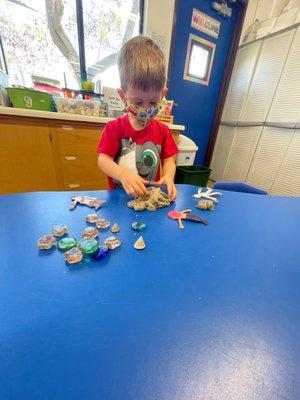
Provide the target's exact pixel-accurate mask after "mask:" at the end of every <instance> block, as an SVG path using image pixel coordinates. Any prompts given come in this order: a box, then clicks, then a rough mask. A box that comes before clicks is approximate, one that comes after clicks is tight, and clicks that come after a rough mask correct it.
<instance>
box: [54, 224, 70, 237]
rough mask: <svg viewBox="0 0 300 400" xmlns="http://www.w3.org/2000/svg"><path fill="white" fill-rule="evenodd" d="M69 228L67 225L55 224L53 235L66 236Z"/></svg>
mask: <svg viewBox="0 0 300 400" xmlns="http://www.w3.org/2000/svg"><path fill="white" fill-rule="evenodd" d="M68 231H69V228H68V227H67V225H54V226H53V227H52V234H53V236H64V235H65V234H66V233H68Z"/></svg>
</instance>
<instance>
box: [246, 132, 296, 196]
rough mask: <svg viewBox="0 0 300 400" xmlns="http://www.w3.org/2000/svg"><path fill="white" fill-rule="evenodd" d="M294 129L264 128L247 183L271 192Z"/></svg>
mask: <svg viewBox="0 0 300 400" xmlns="http://www.w3.org/2000/svg"><path fill="white" fill-rule="evenodd" d="M293 134H294V131H293V129H284V128H275V127H268V126H266V127H264V130H263V133H262V135H261V138H260V141H259V143H258V146H257V149H256V152H255V156H254V158H253V162H252V164H251V168H250V171H249V173H248V176H247V182H248V183H250V184H252V185H256V186H259V187H262V188H264V189H266V190H268V191H269V190H270V189H271V186H272V184H273V181H274V179H275V177H276V174H277V172H278V170H279V167H280V164H281V162H282V159H283V157H284V155H285V153H286V150H287V148H288V146H289V143H290V141H291V139H292V137H293Z"/></svg>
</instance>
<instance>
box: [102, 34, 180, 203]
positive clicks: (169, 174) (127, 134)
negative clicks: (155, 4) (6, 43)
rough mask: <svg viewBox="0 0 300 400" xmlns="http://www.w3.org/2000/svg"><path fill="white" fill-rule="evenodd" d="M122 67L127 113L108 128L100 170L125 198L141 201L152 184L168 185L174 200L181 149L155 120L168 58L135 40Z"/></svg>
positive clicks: (122, 55) (124, 54)
mask: <svg viewBox="0 0 300 400" xmlns="http://www.w3.org/2000/svg"><path fill="white" fill-rule="evenodd" d="M118 67H119V72H120V80H121V88H120V89H118V94H119V96H120V98H121V99H122V101H123V103H124V104H125V107H126V111H127V113H126V114H125V115H124V116H122V117H120V118H117V119H115V120H113V121H110V122H108V123H107V124H106V126H105V128H104V131H103V134H102V137H101V139H100V142H99V144H98V147H97V152H98V153H99V157H98V165H99V168H100V169H101V170H102V171H103V172H104V173H105V174H106V175H108V177H109V178H108V179H109V186H110V188H114V187H115V185H114V182H120V183H121V184H122V186H123V188H124V189H125V191H126V192H127V194H129V195H131V196H134V197H138V196H143V195H145V194H147V189H146V185H148V184H149V183H152V184H153V182H154V184H155V185H156V186H161V185H166V186H167V189H168V194H169V196H170V197H171V198H172V199H175V198H176V194H177V191H176V188H175V185H174V175H175V169H176V167H175V162H174V159H173V156H174V155H175V154H176V153H177V152H178V150H177V146H176V144H175V142H174V140H173V138H172V135H171V133H170V130H169V128H168V127H167V126H166V125H165V124H163V123H161V122H159V121H157V120H155V119H153V118H154V117H155V115H156V114H157V112H158V108H159V102H160V100H161V99H162V98H163V97H164V96H165V95H166V93H167V88H166V87H165V83H166V78H165V62H164V55H163V53H162V51H161V50H160V49H159V47H158V46H157V45H156V44H155V43H154V42H153V41H152V40H151V39H149V38H147V37H145V36H137V37H135V38H133V39H131V40H129V41H128V42H127V43H125V45H124V46H123V47H122V49H121V52H120V55H119V60H118ZM160 162H161V164H162V176H160Z"/></svg>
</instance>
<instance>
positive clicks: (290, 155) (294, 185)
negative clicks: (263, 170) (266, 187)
mask: <svg viewBox="0 0 300 400" xmlns="http://www.w3.org/2000/svg"><path fill="white" fill-rule="evenodd" d="M271 194H284V195H290V196H300V129H296V130H295V133H294V135H293V137H292V140H291V141H290V144H289V147H288V149H287V152H286V154H285V156H284V158H283V161H282V164H281V166H280V168H279V171H278V174H277V176H276V178H275V180H274V183H273V185H272V187H271Z"/></svg>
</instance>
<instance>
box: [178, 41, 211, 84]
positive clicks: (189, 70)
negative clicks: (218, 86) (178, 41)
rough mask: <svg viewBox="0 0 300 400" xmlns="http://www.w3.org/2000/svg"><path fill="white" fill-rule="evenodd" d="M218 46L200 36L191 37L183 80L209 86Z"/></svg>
mask: <svg viewBox="0 0 300 400" xmlns="http://www.w3.org/2000/svg"><path fill="white" fill-rule="evenodd" d="M215 50H216V45H215V44H214V43H212V42H210V41H208V40H206V39H203V38H201V37H199V36H196V35H193V34H192V33H191V34H190V36H189V41H188V46H187V52H186V59H185V66H184V73H183V79H186V80H189V81H192V82H196V83H200V84H202V85H209V80H210V75H211V70H212V65H213V60H214V55H215Z"/></svg>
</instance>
